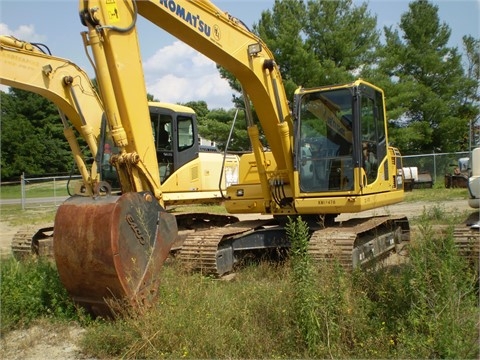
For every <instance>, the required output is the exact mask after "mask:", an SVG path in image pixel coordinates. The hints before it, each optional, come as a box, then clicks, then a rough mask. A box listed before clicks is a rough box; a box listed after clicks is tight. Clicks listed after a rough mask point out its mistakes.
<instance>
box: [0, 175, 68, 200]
mask: <svg viewBox="0 0 480 360" xmlns="http://www.w3.org/2000/svg"><path fill="white" fill-rule="evenodd" d="M77 181H78V180H74V181H72V182H70V185H69V186H70V188H71V189H73V186H74V183H76V182H77ZM54 195H55V196H68V190H67V180H58V181H55V183H54V182H53V181H46V182H31V183H27V185H26V186H25V196H26V197H27V198H35V197H49V196H54ZM21 197H22V189H21V186H20V185H2V186H1V187H0V199H2V200H6V199H20V198H21Z"/></svg>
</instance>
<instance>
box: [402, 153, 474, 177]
mask: <svg viewBox="0 0 480 360" xmlns="http://www.w3.org/2000/svg"><path fill="white" fill-rule="evenodd" d="M469 156H470V153H469V152H468V151H464V152H455V153H432V154H422V155H406V156H402V161H403V167H404V168H408V167H417V168H418V174H419V176H420V175H426V174H429V175H430V176H431V179H432V181H433V184H436V183H439V184H444V182H445V175H446V174H452V173H453V172H454V171H455V168H459V159H461V158H468V157H469Z"/></svg>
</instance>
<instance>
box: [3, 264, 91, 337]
mask: <svg viewBox="0 0 480 360" xmlns="http://www.w3.org/2000/svg"><path fill="white" fill-rule="evenodd" d="M0 269H1V273H0V289H1V291H0V300H1V319H2V322H1V329H2V331H7V330H10V329H12V328H13V327H18V326H25V325H28V324H29V323H30V322H31V321H32V320H34V319H36V318H40V317H49V318H55V319H63V320H74V319H79V316H82V315H81V313H78V312H77V309H76V307H75V305H74V304H73V302H72V301H71V300H70V298H69V297H68V294H67V292H66V290H65V288H64V287H63V285H62V284H61V282H60V279H59V277H58V273H57V270H56V268H55V267H54V265H53V264H52V263H50V262H48V261H46V260H40V259H35V258H31V259H28V260H24V261H21V262H20V261H17V260H15V259H13V258H9V259H6V260H2V262H1V268H0Z"/></svg>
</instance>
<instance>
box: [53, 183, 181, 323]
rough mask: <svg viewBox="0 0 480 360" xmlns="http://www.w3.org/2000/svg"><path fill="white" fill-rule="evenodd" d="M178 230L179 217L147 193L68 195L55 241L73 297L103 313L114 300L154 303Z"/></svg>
mask: <svg viewBox="0 0 480 360" xmlns="http://www.w3.org/2000/svg"><path fill="white" fill-rule="evenodd" d="M176 235H177V224H176V221H175V217H174V216H173V215H171V214H169V213H167V212H166V211H165V210H164V209H163V208H162V207H161V206H160V205H159V204H158V202H157V201H156V200H155V198H153V196H152V195H151V194H150V193H148V192H144V193H125V194H123V195H121V196H112V195H108V196H99V197H97V198H89V197H82V196H74V197H71V198H69V199H67V200H66V201H65V202H64V203H63V204H62V205H61V206H60V207H59V208H58V211H57V214H56V217H55V231H54V235H53V237H54V238H53V247H54V255H55V261H56V264H57V269H58V272H59V275H60V279H61V281H62V283H63V285H64V286H65V288H66V289H67V291H68V293H69V294H70V296H71V297H72V298H73V300H74V301H75V302H76V303H78V304H80V305H82V306H83V307H85V308H86V309H87V310H88V311H89V312H91V313H93V314H94V315H98V316H110V315H112V312H111V307H110V306H109V305H108V303H109V300H111V299H115V300H122V301H124V300H127V303H129V304H130V305H133V306H143V305H148V304H151V303H152V301H153V300H154V299H155V297H156V295H157V290H158V286H159V281H160V269H161V267H162V265H163V262H164V260H165V259H166V257H167V256H168V253H169V250H170V248H171V246H172V244H173V242H174V240H175V238H176Z"/></svg>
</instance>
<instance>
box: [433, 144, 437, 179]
mask: <svg viewBox="0 0 480 360" xmlns="http://www.w3.org/2000/svg"><path fill="white" fill-rule="evenodd" d="M433 175H434V177H433V179H434V180H433V182H434V183H435V181H436V180H437V157H436V156H435V149H433Z"/></svg>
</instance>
